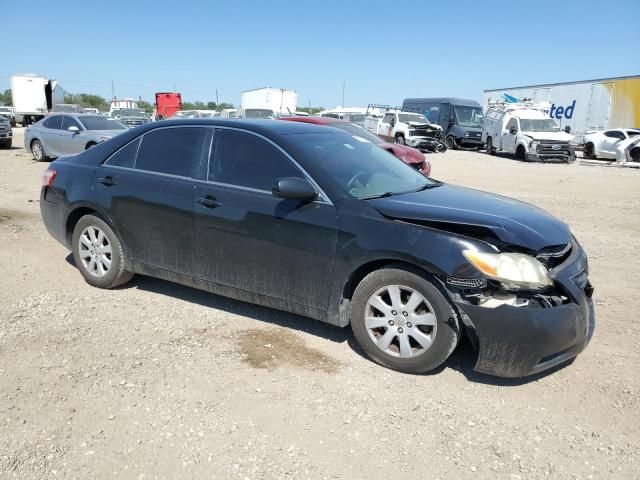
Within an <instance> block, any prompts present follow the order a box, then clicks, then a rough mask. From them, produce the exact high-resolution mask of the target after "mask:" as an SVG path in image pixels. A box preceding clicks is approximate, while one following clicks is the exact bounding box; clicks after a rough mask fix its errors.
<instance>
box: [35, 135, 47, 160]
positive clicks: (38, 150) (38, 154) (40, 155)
mask: <svg viewBox="0 0 640 480" xmlns="http://www.w3.org/2000/svg"><path fill="white" fill-rule="evenodd" d="M31 153H32V154H33V158H34V159H35V161H36V162H44V161H45V160H47V155H46V153H44V147H43V146H42V142H40V140H34V141H33V142H31Z"/></svg>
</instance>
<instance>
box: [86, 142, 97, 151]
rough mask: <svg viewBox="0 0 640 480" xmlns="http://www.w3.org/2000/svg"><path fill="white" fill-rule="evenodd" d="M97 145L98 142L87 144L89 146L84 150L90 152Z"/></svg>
mask: <svg viewBox="0 0 640 480" xmlns="http://www.w3.org/2000/svg"><path fill="white" fill-rule="evenodd" d="M96 145H97V143H96V142H89V143H87V146H86V147H85V148H84V149H85V150H89V149H90V148H91V147H94V146H96Z"/></svg>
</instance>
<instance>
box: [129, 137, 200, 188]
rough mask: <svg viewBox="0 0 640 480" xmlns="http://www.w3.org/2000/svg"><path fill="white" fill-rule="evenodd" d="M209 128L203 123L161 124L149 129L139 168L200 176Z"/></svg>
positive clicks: (139, 157)
mask: <svg viewBox="0 0 640 480" xmlns="http://www.w3.org/2000/svg"><path fill="white" fill-rule="evenodd" d="M206 133H207V130H206V129H205V128H200V127H174V128H159V129H158V130H152V131H151V132H149V133H145V134H144V136H143V137H142V144H141V145H140V148H139V149H138V157H137V158H136V164H135V168H136V169H137V170H147V171H150V172H158V173H166V174H169V175H178V176H180V177H196V176H197V174H198V170H199V167H200V156H201V155H202V147H203V145H204V138H205V136H206Z"/></svg>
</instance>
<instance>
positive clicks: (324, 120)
mask: <svg viewBox="0 0 640 480" xmlns="http://www.w3.org/2000/svg"><path fill="white" fill-rule="evenodd" d="M278 120H286V121H287V122H300V123H312V124H314V125H331V124H332V123H349V122H347V121H346V120H340V119H339V118H333V117H302V116H299V117H298V116H294V117H281V118H279V119H278Z"/></svg>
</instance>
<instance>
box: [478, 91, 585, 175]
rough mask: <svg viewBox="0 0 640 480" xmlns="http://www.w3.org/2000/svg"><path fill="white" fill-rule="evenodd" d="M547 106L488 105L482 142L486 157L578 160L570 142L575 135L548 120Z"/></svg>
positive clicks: (530, 104) (523, 104)
mask: <svg viewBox="0 0 640 480" xmlns="http://www.w3.org/2000/svg"><path fill="white" fill-rule="evenodd" d="M549 107H550V106H548V105H546V104H533V103H502V102H501V103H495V104H489V106H488V107H487V111H486V112H485V117H484V128H483V131H482V141H483V142H484V143H485V145H486V150H487V153H488V154H490V155H495V153H496V152H504V153H510V154H513V155H515V157H516V158H517V159H519V160H527V161H543V162H544V161H564V162H567V163H570V162H573V161H574V160H575V159H576V155H575V151H574V149H573V146H571V145H570V143H569V142H571V140H572V139H573V135H571V134H570V133H569V129H568V128H567V129H566V130H565V131H560V126H559V125H558V124H557V123H556V121H555V120H554V119H552V118H549Z"/></svg>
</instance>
